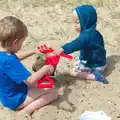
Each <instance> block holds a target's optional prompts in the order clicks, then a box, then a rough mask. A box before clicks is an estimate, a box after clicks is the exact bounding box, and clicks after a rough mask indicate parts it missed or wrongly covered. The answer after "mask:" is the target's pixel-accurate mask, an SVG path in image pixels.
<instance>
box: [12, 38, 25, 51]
mask: <svg viewBox="0 0 120 120" xmlns="http://www.w3.org/2000/svg"><path fill="white" fill-rule="evenodd" d="M25 38H26V37H24V38H22V39H20V40H15V41H14V42H13V52H14V53H16V52H18V51H19V50H20V49H21V48H22V46H23V43H24V41H25Z"/></svg>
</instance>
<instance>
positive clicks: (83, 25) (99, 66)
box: [55, 5, 108, 84]
mask: <svg viewBox="0 0 120 120" xmlns="http://www.w3.org/2000/svg"><path fill="white" fill-rule="evenodd" d="M73 20H74V22H75V29H76V31H77V32H78V33H80V35H79V36H78V37H77V38H76V39H75V40H73V41H72V42H69V43H66V44H65V45H63V46H62V47H61V48H60V49H59V50H56V51H55V54H57V55H59V54H60V53H62V52H65V53H67V54H70V53H73V52H75V51H80V56H79V57H76V59H75V64H74V68H73V70H72V71H71V75H73V76H75V77H80V78H83V79H90V80H96V81H99V82H103V83H104V84H108V81H107V80H106V79H105V78H104V76H103V75H102V74H101V73H100V72H103V71H104V69H105V68H106V50H105V47H104V40H103V36H102V35H101V34H100V33H99V32H98V31H97V30H96V23H97V13H96V10H95V9H94V7H93V6H91V5H81V6H78V7H76V8H75V9H74V12H73Z"/></svg>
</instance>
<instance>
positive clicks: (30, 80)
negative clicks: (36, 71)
mask: <svg viewBox="0 0 120 120" xmlns="http://www.w3.org/2000/svg"><path fill="white" fill-rule="evenodd" d="M26 82H27V83H28V84H31V85H33V84H35V82H34V80H32V78H28V79H27V80H26Z"/></svg>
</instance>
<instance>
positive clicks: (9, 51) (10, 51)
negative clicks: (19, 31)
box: [0, 47, 12, 53]
mask: <svg viewBox="0 0 120 120" xmlns="http://www.w3.org/2000/svg"><path fill="white" fill-rule="evenodd" d="M0 51H3V52H7V53H12V49H11V47H7V48H3V47H0Z"/></svg>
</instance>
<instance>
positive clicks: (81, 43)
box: [62, 35, 89, 54]
mask: <svg viewBox="0 0 120 120" xmlns="http://www.w3.org/2000/svg"><path fill="white" fill-rule="evenodd" d="M88 43H89V39H88V37H87V36H85V35H80V36H79V37H77V38H76V39H75V40H73V41H72V42H69V43H66V44H65V45H63V46H62V48H63V49H64V52H65V53H66V54H70V53H73V52H75V51H78V50H80V49H82V48H85V47H86V46H87V45H88Z"/></svg>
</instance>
